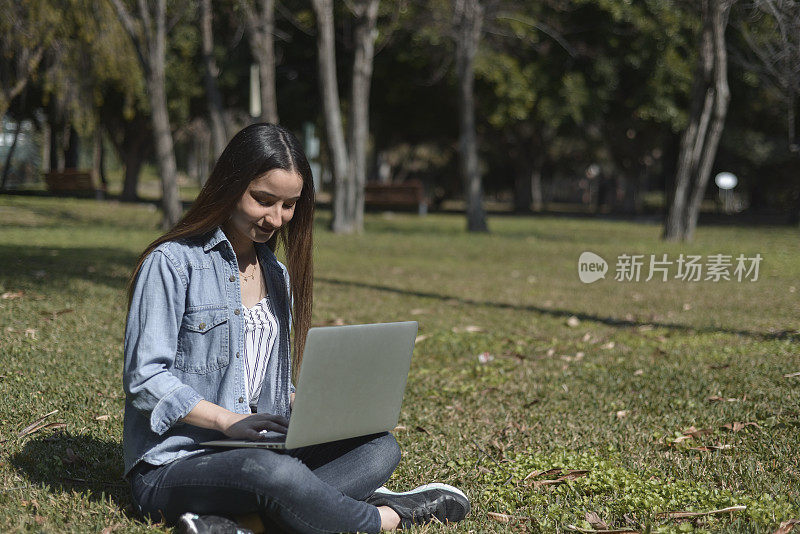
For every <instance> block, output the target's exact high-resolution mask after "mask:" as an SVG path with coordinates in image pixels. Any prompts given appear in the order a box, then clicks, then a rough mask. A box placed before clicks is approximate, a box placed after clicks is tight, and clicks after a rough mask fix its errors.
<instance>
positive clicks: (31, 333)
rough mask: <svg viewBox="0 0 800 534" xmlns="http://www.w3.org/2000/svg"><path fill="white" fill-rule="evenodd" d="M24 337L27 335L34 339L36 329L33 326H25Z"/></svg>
mask: <svg viewBox="0 0 800 534" xmlns="http://www.w3.org/2000/svg"><path fill="white" fill-rule="evenodd" d="M25 337H29V338H31V339H36V329H35V328H26V329H25Z"/></svg>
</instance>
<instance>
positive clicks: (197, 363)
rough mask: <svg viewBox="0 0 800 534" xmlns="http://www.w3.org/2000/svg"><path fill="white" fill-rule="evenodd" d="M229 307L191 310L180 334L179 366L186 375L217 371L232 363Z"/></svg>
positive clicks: (176, 364) (186, 315)
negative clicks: (229, 350)
mask: <svg viewBox="0 0 800 534" xmlns="http://www.w3.org/2000/svg"><path fill="white" fill-rule="evenodd" d="M229 330H230V326H229V324H228V311H227V309H226V308H214V309H198V310H193V311H192V310H189V311H187V312H186V313H184V315H183V320H182V321H181V329H180V332H179V334H178V353H177V354H176V357H175V367H176V368H177V369H179V370H181V371H183V372H185V373H197V374H205V373H210V372H212V371H217V370H219V369H221V368H223V367H225V366H226V365H228V362H229V361H230V354H229V353H228V338H229V336H230V332H229Z"/></svg>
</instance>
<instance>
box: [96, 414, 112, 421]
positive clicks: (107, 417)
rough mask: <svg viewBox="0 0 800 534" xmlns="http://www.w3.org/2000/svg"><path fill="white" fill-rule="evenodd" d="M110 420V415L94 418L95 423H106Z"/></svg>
mask: <svg viewBox="0 0 800 534" xmlns="http://www.w3.org/2000/svg"><path fill="white" fill-rule="evenodd" d="M109 418H111V416H110V415H98V416H97V417H95V418H94V420H95V421H108V420H109Z"/></svg>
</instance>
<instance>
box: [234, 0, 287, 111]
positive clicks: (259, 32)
mask: <svg viewBox="0 0 800 534" xmlns="http://www.w3.org/2000/svg"><path fill="white" fill-rule="evenodd" d="M239 6H240V8H241V10H242V13H243V14H244V22H245V29H246V31H247V37H248V39H249V41H250V51H251V52H252V54H253V57H254V58H255V60H256V63H257V64H258V78H259V85H260V90H261V116H260V120H261V121H262V122H271V123H274V124H277V123H278V97H277V94H276V91H275V43H274V40H273V34H274V33H275V0H239Z"/></svg>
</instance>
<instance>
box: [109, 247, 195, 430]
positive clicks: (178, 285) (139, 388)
mask: <svg viewBox="0 0 800 534" xmlns="http://www.w3.org/2000/svg"><path fill="white" fill-rule="evenodd" d="M187 283H188V281H187V280H186V279H185V274H184V273H183V272H182V271H181V270H180V268H179V267H178V265H177V263H176V262H174V261H173V260H172V259H171V258H170V257H169V256H168V255H167V253H166V252H165V251H163V250H161V249H156V250H154V251H153V252H151V253H150V254H149V255H148V256H147V258H145V260H144V262H143V263H142V267H141V269H140V270H139V274H138V275H137V277H136V282H135V284H134V290H133V297H132V299H131V307H130V310H129V312H128V320H127V323H126V326H125V350H124V352H125V363H124V369H123V380H122V382H123V387H124V389H125V395H127V397H128V399H129V400H130V402H131V404H132V405H133V407H134V408H136V409H137V410H139V411H140V412H141V413H142V414H144V415H145V416H148V417H149V419H150V429H151V430H152V431H153V432H155V433H157V434H159V435H161V434H164V433H165V432H166V431H167V430H169V429H170V428H171V427H172V426H173V425H174V424H175V423H176V422H178V421H179V420H180V419H182V418H183V417H185V416H186V415H187V414H188V413H189V412H190V411H191V410H192V408H194V407H195V405H196V404H197V403H198V402H200V401H201V400H202V397H201V396H200V394H199V393H197V391H195V390H194V388H192V387H190V386H188V385H186V384H184V383H183V382H181V381H180V380H179V379H178V377H176V376H175V375H174V374H172V372H170V369H171V368H172V367H173V364H174V361H175V355H176V353H177V349H178V331H179V330H180V325H181V320H182V318H183V312H184V308H185V302H186V286H187Z"/></svg>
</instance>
